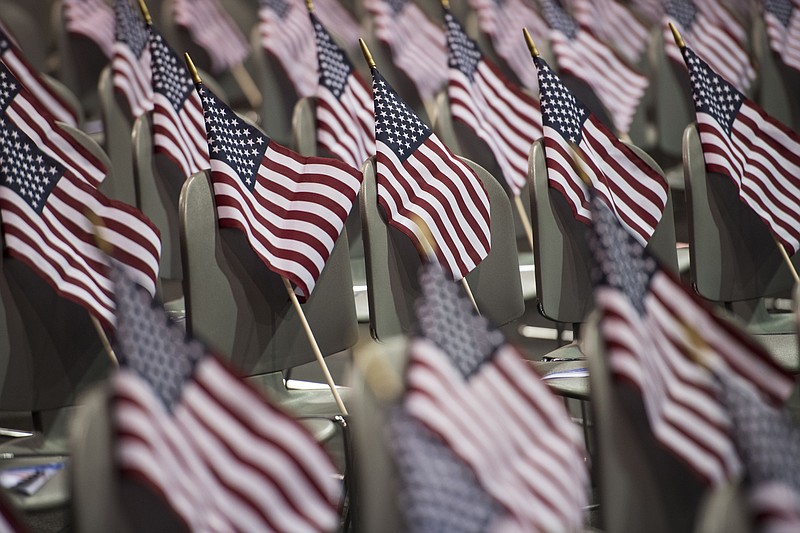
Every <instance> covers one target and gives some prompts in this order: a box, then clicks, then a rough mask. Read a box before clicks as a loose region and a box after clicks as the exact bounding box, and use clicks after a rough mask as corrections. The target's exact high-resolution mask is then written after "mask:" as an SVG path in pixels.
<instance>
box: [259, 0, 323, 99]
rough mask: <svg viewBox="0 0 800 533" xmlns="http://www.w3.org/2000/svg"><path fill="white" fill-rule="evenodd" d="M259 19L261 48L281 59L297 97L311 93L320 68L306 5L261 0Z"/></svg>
mask: <svg viewBox="0 0 800 533" xmlns="http://www.w3.org/2000/svg"><path fill="white" fill-rule="evenodd" d="M258 18H259V22H258V32H259V35H260V36H261V46H262V48H264V50H266V51H267V52H269V53H270V54H272V55H273V56H274V57H275V58H276V59H277V60H278V61H279V62H280V64H281V66H282V67H283V70H284V71H285V72H286V75H287V76H288V77H289V79H290V80H291V81H292V85H294V90H295V92H296V93H297V96H298V98H304V97H307V96H314V93H315V91H316V89H317V81H318V78H319V71H318V70H317V58H316V50H315V47H314V39H312V38H311V32H312V31H313V29H312V28H311V27H310V23H309V22H308V10H307V9H306V7H305V6H303V5H301V4H300V0H261V7H260V8H259V10H258Z"/></svg>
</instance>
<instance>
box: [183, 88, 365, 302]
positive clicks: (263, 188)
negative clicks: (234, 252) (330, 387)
mask: <svg viewBox="0 0 800 533" xmlns="http://www.w3.org/2000/svg"><path fill="white" fill-rule="evenodd" d="M197 92H198V93H199V94H200V100H201V101H202V102H203V113H204V115H205V121H206V131H207V132H208V149H209V152H210V154H211V181H212V182H213V184H214V198H215V200H216V204H217V217H218V218H219V224H220V226H223V227H230V228H237V229H239V230H241V231H243V232H244V233H245V235H247V239H248V241H249V243H250V246H251V247H252V248H253V251H254V252H255V253H256V254H257V255H258V256H259V257H260V258H261V259H262V261H264V263H265V264H266V265H267V267H269V269H270V270H272V271H273V272H275V273H276V274H279V275H281V276H283V277H285V278H287V279H288V280H290V281H291V282H293V283H294V284H295V285H296V289H295V290H296V292H297V293H298V297H299V298H300V300H301V301H305V300H306V299H307V298H308V297H309V295H310V294H311V291H313V290H314V285H315V284H316V282H317V279H318V278H319V275H320V273H321V272H322V269H323V268H324V267H325V263H326V262H327V260H328V257H329V256H330V254H331V250H333V245H334V244H335V243H336V239H338V238H339V234H341V232H342V228H343V227H344V221H345V219H346V218H347V215H348V214H349V213H350V210H351V209H352V208H353V202H354V201H355V198H356V194H357V193H358V190H359V188H360V187H361V179H362V176H361V173H360V172H359V171H358V170H356V169H354V168H352V167H351V166H350V165H348V164H346V163H343V162H342V161H338V160H336V159H328V158H324V157H305V156H301V155H300V154H298V153H296V152H293V151H292V150H289V149H288V148H285V147H283V146H281V145H280V144H278V143H276V142H275V141H273V140H271V139H270V138H269V137H267V136H266V135H265V134H263V133H262V132H261V131H260V130H258V128H256V127H255V126H252V125H250V124H248V123H247V122H245V121H244V120H242V119H241V118H239V117H238V116H237V115H236V114H235V113H234V112H233V110H232V109H231V108H230V107H228V106H227V105H226V104H225V103H224V102H222V101H221V100H220V99H219V98H218V97H217V96H216V95H214V93H212V92H211V91H210V90H209V89H208V87H205V86H203V85H202V84H198V85H197Z"/></svg>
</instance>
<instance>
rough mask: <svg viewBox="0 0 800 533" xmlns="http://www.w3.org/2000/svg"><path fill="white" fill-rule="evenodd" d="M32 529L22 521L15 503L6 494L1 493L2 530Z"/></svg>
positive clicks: (19, 531)
mask: <svg viewBox="0 0 800 533" xmlns="http://www.w3.org/2000/svg"><path fill="white" fill-rule="evenodd" d="M27 531H30V529H29V528H28V527H27V525H26V524H25V523H24V522H23V521H22V519H21V518H20V516H19V513H18V512H17V510H16V509H15V508H14V504H13V503H11V501H10V499H9V498H7V497H6V496H5V495H4V494H0V532H2V533H25V532H27Z"/></svg>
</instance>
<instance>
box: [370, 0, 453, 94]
mask: <svg viewBox="0 0 800 533" xmlns="http://www.w3.org/2000/svg"><path fill="white" fill-rule="evenodd" d="M364 7H365V8H366V9H367V10H368V11H369V13H370V14H371V15H372V16H373V18H374V20H375V36H376V37H377V38H378V40H380V41H381V42H382V43H384V44H386V45H387V46H388V47H389V49H390V50H391V52H392V62H393V63H394V65H395V66H396V67H397V68H398V69H400V70H401V71H403V72H404V73H405V74H406V76H408V79H410V80H411V81H412V82H413V83H414V86H415V87H416V88H417V94H418V95H419V98H420V100H422V102H428V101H433V99H434V98H436V93H438V92H439V91H440V90H441V89H442V88H443V87H444V86H445V83H447V70H446V69H447V48H446V43H445V36H444V32H443V31H442V28H440V27H439V26H437V25H436V24H434V23H433V22H431V21H430V20H429V19H428V17H426V16H425V13H423V12H422V9H420V8H419V6H417V5H415V4H414V2H412V1H411V0H365V1H364Z"/></svg>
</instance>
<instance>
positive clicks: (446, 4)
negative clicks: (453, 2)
mask: <svg viewBox="0 0 800 533" xmlns="http://www.w3.org/2000/svg"><path fill="white" fill-rule="evenodd" d="M442 7H443V8H445V9H450V0H442Z"/></svg>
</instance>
